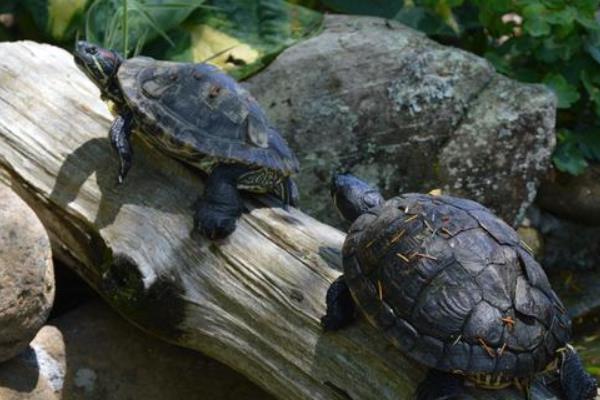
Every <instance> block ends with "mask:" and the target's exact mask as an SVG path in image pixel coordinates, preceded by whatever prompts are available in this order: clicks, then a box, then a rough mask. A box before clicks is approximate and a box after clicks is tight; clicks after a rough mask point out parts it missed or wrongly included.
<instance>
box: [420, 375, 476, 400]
mask: <svg viewBox="0 0 600 400" xmlns="http://www.w3.org/2000/svg"><path fill="white" fill-rule="evenodd" d="M464 394H465V387H464V381H463V379H462V378H461V377H459V376H457V375H454V374H451V373H448V372H444V371H438V370H435V369H432V370H429V372H428V373H427V377H425V379H424V380H423V382H421V383H420V384H419V386H417V391H416V393H415V399H416V400H459V399H463V398H464Z"/></svg>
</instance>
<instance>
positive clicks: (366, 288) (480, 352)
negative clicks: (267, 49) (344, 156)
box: [321, 175, 596, 400]
mask: <svg viewBox="0 0 600 400" xmlns="http://www.w3.org/2000/svg"><path fill="white" fill-rule="evenodd" d="M331 191H332V196H333V201H334V204H335V206H336V208H337V209H338V211H339V212H340V213H341V214H342V216H343V217H344V218H345V219H346V220H347V221H349V222H353V223H352V225H351V227H350V229H349V232H348V236H347V238H346V241H345V243H344V247H343V265H344V274H343V275H342V276H341V277H340V278H338V279H337V280H336V281H335V282H334V283H333V284H332V285H331V287H330V288H329V290H328V292H327V298H326V302H327V314H326V315H325V316H324V317H323V318H322V320H321V324H322V326H323V328H324V330H326V331H330V330H338V329H340V328H343V327H344V326H347V325H348V324H350V323H351V322H352V321H353V319H354V318H355V305H358V308H359V309H360V310H361V311H362V312H363V313H364V315H365V316H366V317H367V319H368V320H369V322H370V323H371V324H373V325H374V326H375V327H377V328H379V329H380V330H381V332H382V333H383V334H384V335H385V336H386V337H387V338H388V339H389V340H390V341H391V342H392V343H393V344H394V345H395V346H396V347H397V348H398V349H400V350H401V351H403V352H404V353H405V354H406V355H407V356H409V357H411V358H412V359H414V360H415V361H417V362H419V363H421V364H424V365H425V366H427V367H429V368H431V370H430V372H429V374H428V376H427V378H426V379H425V381H424V382H422V383H421V384H420V385H419V387H418V389H417V393H416V398H417V399H419V400H433V399H457V398H462V397H461V396H462V395H463V393H464V385H463V383H464V380H467V381H470V382H472V383H473V384H475V385H476V386H479V387H483V388H488V389H499V388H504V387H507V386H510V385H512V384H516V385H517V386H518V387H521V388H523V389H527V388H528V387H529V383H530V382H531V380H532V378H533V377H534V376H535V375H536V374H538V373H542V372H548V373H551V374H557V377H559V379H560V383H561V387H562V390H563V392H564V394H565V396H566V398H567V399H568V400H588V399H593V398H595V396H596V381H595V380H594V378H592V377H591V376H590V375H588V374H587V373H586V372H585V370H584V369H583V366H582V363H581V360H580V359H579V356H578V355H577V354H576V353H575V350H574V349H573V348H572V347H571V346H569V345H568V344H567V341H568V340H569V336H570V327H571V322H570V319H569V317H568V316H567V313H566V310H565V308H564V306H563V305H562V303H561V301H560V300H559V298H558V297H557V295H556V294H555V293H554V291H553V290H552V288H551V287H550V283H549V282H548V279H547V277H546V275H545V273H544V271H543V270H542V268H541V266H540V265H539V264H538V263H537V262H536V261H535V260H534V258H533V257H532V255H531V253H530V251H529V250H528V248H527V246H525V245H523V244H522V243H521V242H520V240H519V237H518V236H517V233H516V232H515V231H514V230H513V229H512V228H511V227H509V226H508V225H506V224H505V223H504V222H503V221H501V220H500V219H499V218H497V217H496V216H494V215H493V214H492V213H491V212H490V211H489V210H488V209H486V208H485V207H483V206H481V205H480V204H478V203H476V202H473V201H470V200H465V199H460V198H455V197H450V196H441V195H440V196H433V195H424V194H405V195H402V196H398V197H394V198H392V199H390V200H388V201H384V200H383V198H382V196H381V195H380V194H379V192H377V190H375V189H373V188H372V187H370V186H369V185H367V184H366V183H364V182H362V181H360V180H359V179H357V178H355V177H354V176H352V175H337V176H336V177H334V179H333V182H332V188H331Z"/></svg>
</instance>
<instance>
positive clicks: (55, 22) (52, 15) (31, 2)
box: [23, 0, 88, 42]
mask: <svg viewBox="0 0 600 400" xmlns="http://www.w3.org/2000/svg"><path fill="white" fill-rule="evenodd" d="M23 3H24V5H25V7H26V8H27V9H28V10H29V12H30V13H31V15H32V17H33V19H34V21H35V24H36V25H37V27H38V28H39V29H40V30H41V31H42V32H45V33H46V34H47V35H48V36H49V37H50V38H51V39H52V40H54V41H59V42H65V41H67V40H70V39H72V38H73V37H74V35H75V31H76V29H77V27H78V26H79V24H80V22H81V21H82V20H83V14H84V12H85V9H86V7H87V5H88V0H24V2H23Z"/></svg>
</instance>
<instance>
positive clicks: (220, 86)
mask: <svg viewBox="0 0 600 400" xmlns="http://www.w3.org/2000/svg"><path fill="white" fill-rule="evenodd" d="M118 80H119V83H120V85H121V89H122V92H123V94H124V96H125V100H126V102H127V104H128V106H129V107H130V108H131V109H132V111H133V112H134V116H135V120H136V122H137V123H139V124H141V126H140V129H139V130H140V131H142V133H143V134H144V135H145V136H148V137H149V139H150V142H152V143H154V144H157V145H159V146H160V147H162V148H163V149H164V150H166V151H167V152H169V153H170V154H171V155H172V156H175V157H178V158H181V159H183V161H188V162H192V163H194V161H196V159H199V158H201V157H206V156H208V157H210V158H214V159H218V160H221V161H223V162H232V161H235V162H239V163H241V164H245V165H250V166H255V167H263V168H269V169H272V170H276V171H281V172H282V175H289V174H291V173H292V172H297V171H298V161H297V160H296V157H295V156H294V154H293V153H292V152H291V151H290V149H289V147H288V145H287V143H286V142H285V140H284V139H283V138H282V137H281V136H280V135H279V133H278V132H277V131H276V130H275V129H274V128H273V127H271V125H270V123H269V121H268V119H267V116H266V115H265V113H264V111H263V110H262V108H261V107H260V105H259V104H258V103H257V102H256V100H255V99H254V98H253V97H252V96H251V95H250V94H249V93H248V92H247V91H246V90H245V89H244V88H242V87H241V86H240V85H239V84H238V83H237V82H236V81H235V80H234V79H233V78H231V77H230V76H229V75H227V74H225V73H223V72H221V71H220V70H219V69H218V68H217V67H215V66H212V65H209V64H186V63H174V62H166V61H156V60H154V59H152V58H147V57H135V58H132V59H129V60H127V61H125V62H124V63H123V65H122V66H121V67H120V68H119V71H118ZM197 164H200V165H210V162H208V163H207V162H206V161H205V162H203V163H202V164H201V163H197Z"/></svg>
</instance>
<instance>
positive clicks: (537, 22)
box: [522, 3, 550, 37]
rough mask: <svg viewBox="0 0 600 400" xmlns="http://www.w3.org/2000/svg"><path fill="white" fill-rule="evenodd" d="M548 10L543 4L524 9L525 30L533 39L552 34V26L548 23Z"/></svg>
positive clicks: (534, 4)
mask: <svg viewBox="0 0 600 400" xmlns="http://www.w3.org/2000/svg"><path fill="white" fill-rule="evenodd" d="M547 12H548V10H547V9H546V7H544V6H543V5H542V4H539V3H533V4H529V5H527V6H525V7H524V8H523V11H522V13H523V20H524V23H523V29H525V32H527V33H528V34H530V35H531V36H533V37H539V36H544V35H547V34H549V33H550V24H549V23H548V21H547V19H546V18H547V15H546V14H547Z"/></svg>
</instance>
